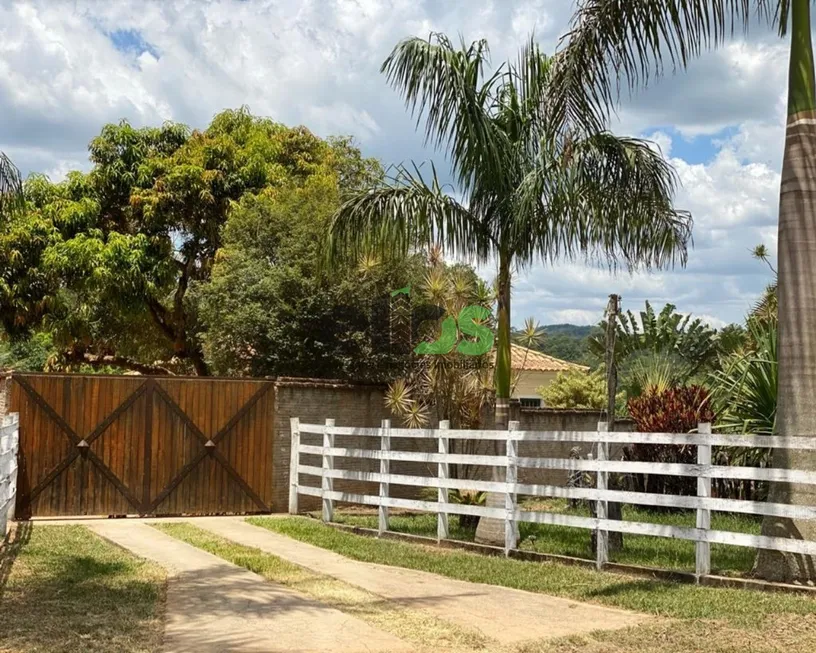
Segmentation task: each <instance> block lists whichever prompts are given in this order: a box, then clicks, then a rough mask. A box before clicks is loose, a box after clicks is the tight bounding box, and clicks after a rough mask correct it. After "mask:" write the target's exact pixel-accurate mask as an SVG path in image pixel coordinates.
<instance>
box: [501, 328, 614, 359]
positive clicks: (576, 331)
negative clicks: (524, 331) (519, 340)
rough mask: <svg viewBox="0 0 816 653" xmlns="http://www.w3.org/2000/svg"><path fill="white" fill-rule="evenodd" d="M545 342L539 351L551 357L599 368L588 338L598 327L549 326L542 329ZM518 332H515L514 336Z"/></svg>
mask: <svg viewBox="0 0 816 653" xmlns="http://www.w3.org/2000/svg"><path fill="white" fill-rule="evenodd" d="M541 329H542V331H543V332H544V340H543V342H542V343H541V346H540V347H539V349H540V350H541V351H542V352H544V353H545V354H548V355H550V356H555V357H556V358H560V359H561V360H565V361H571V362H573V363H581V364H583V365H590V366H591V367H595V366H597V364H598V362H599V361H597V360H595V357H594V356H592V355H591V354H590V353H589V348H588V346H587V338H588V337H589V336H590V335H592V334H594V333H595V332H596V331H597V330H598V327H597V326H578V325H577V324H548V325H546V326H543V327H541ZM516 333H518V331H514V335H515V334H516Z"/></svg>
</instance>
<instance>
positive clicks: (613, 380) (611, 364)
mask: <svg viewBox="0 0 816 653" xmlns="http://www.w3.org/2000/svg"><path fill="white" fill-rule="evenodd" d="M619 313H620V297H619V296H618V295H609V304H608V305H607V307H606V423H607V431H614V430H615V396H616V395H617V393H618V364H617V359H616V358H615V344H616V340H617V336H618V314H619Z"/></svg>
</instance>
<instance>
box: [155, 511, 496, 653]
mask: <svg viewBox="0 0 816 653" xmlns="http://www.w3.org/2000/svg"><path fill="white" fill-rule="evenodd" d="M152 526H153V527H154V528H157V529H158V530H160V531H162V532H164V533H167V534H168V535H170V536H172V537H175V538H176V539H179V540H181V541H183V542H187V543H188V544H191V545H193V546H195V547H198V548H199V549H202V550H204V551H207V552H209V553H212V554H213V555H216V556H218V557H219V558H223V559H224V560H227V561H229V562H231V563H233V564H235V565H238V566H239V567H244V568H245V569H248V570H250V571H252V572H254V573H256V574H258V575H259V576H262V577H263V578H265V579H266V580H269V581H272V582H274V583H278V584H280V585H284V586H286V587H289V588H291V589H293V590H295V591H297V592H299V593H301V594H304V595H306V596H309V597H312V598H314V599H316V600H318V601H320V602H321V603H324V604H326V605H329V606H331V607H333V608H336V609H338V610H341V611H343V612H346V613H348V614H351V615H354V616H355V617H358V618H360V619H362V620H363V621H366V622H368V623H370V624H371V625H373V626H375V627H377V628H379V629H380V630H385V631H387V632H390V633H392V634H393V635H395V636H396V637H399V638H400V639H403V640H406V641H409V642H412V643H413V644H415V645H417V646H418V647H419V649H421V650H423V651H424V650H427V651H439V650H445V651H457V650H467V651H477V650H485V649H488V648H489V649H490V650H494V642H493V641H492V640H490V639H489V638H487V637H485V636H483V635H482V634H480V633H476V632H472V631H469V630H467V629H464V628H461V627H459V626H457V625H455V624H453V623H450V622H448V621H446V620H444V619H440V618H438V617H435V616H434V615H432V614H430V613H428V612H425V611H423V610H417V609H409V608H405V607H402V606H400V605H399V604H398V603H396V602H394V601H389V600H386V599H383V598H382V597H380V596H377V595H375V594H372V593H371V592H367V591H365V590H363V589H361V588H359V587H356V586H355V585H351V584H349V583H345V582H343V581H341V580H338V579H336V578H332V577H330V576H325V575H323V574H319V573H316V572H314V571H312V570H310V569H307V568H305V567H301V566H299V565H295V564H293V563H291V562H288V561H287V560H283V559H281V558H279V557H277V556H274V555H271V554H269V553H266V552H264V551H261V550H260V549H256V548H253V547H249V546H244V545H242V544H237V543H235V542H232V541H230V540H228V539H225V538H223V537H220V536H218V535H215V534H214V533H211V532H210V531H207V530H205V529H202V528H198V527H197V526H193V525H192V524H188V523H183V522H182V523H163V524H152ZM419 649H418V650H419Z"/></svg>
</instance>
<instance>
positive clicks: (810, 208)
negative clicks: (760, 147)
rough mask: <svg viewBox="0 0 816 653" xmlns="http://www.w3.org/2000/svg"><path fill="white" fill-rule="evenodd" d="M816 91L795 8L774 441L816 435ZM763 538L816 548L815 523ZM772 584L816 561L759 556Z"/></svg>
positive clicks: (794, 5) (812, 491)
mask: <svg viewBox="0 0 816 653" xmlns="http://www.w3.org/2000/svg"><path fill="white" fill-rule="evenodd" d="M814 88H816V83H814V66H813V46H812V43H811V35H810V0H792V2H791V56H790V71H789V79H788V123H787V131H786V134H785V155H784V160H783V163H782V185H781V189H780V198H779V290H778V292H779V391H778V397H779V399H778V410H777V433H778V434H779V435H783V436H805V435H809V436H812V435H814V434H816V401H814V397H816V92H814ZM773 466H774V467H778V468H783V469H804V470H816V454H814V452H805V451H796V450H782V449H776V450H774V452H773ZM769 501H773V502H778V503H791V504H805V505H811V506H813V505H816V488H815V487H813V486H809V485H802V484H793V483H773V484H772V485H771V488H770V496H769ZM762 534H763V535H768V536H775V537H790V538H796V539H804V540H816V522H813V521H810V522H808V521H798V520H791V519H779V518H775V517H765V519H764V520H763V522H762ZM754 571H755V573H756V575H758V576H760V577H762V578H765V579H767V580H775V581H782V582H799V583H809V584H812V583H813V582H816V558H814V557H812V556H803V555H798V554H793V553H780V552H777V551H766V550H760V552H759V554H758V556H757V561H756V565H755V568H754Z"/></svg>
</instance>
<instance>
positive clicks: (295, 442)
mask: <svg viewBox="0 0 816 653" xmlns="http://www.w3.org/2000/svg"><path fill="white" fill-rule="evenodd" d="M289 425H290V426H289V429H290V431H291V432H292V443H291V446H292V450H291V451H290V452H289V514H290V515H296V514H298V482H299V477H298V465H299V464H300V419H298V418H297V417H293V418H291V419H290V420H289Z"/></svg>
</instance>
